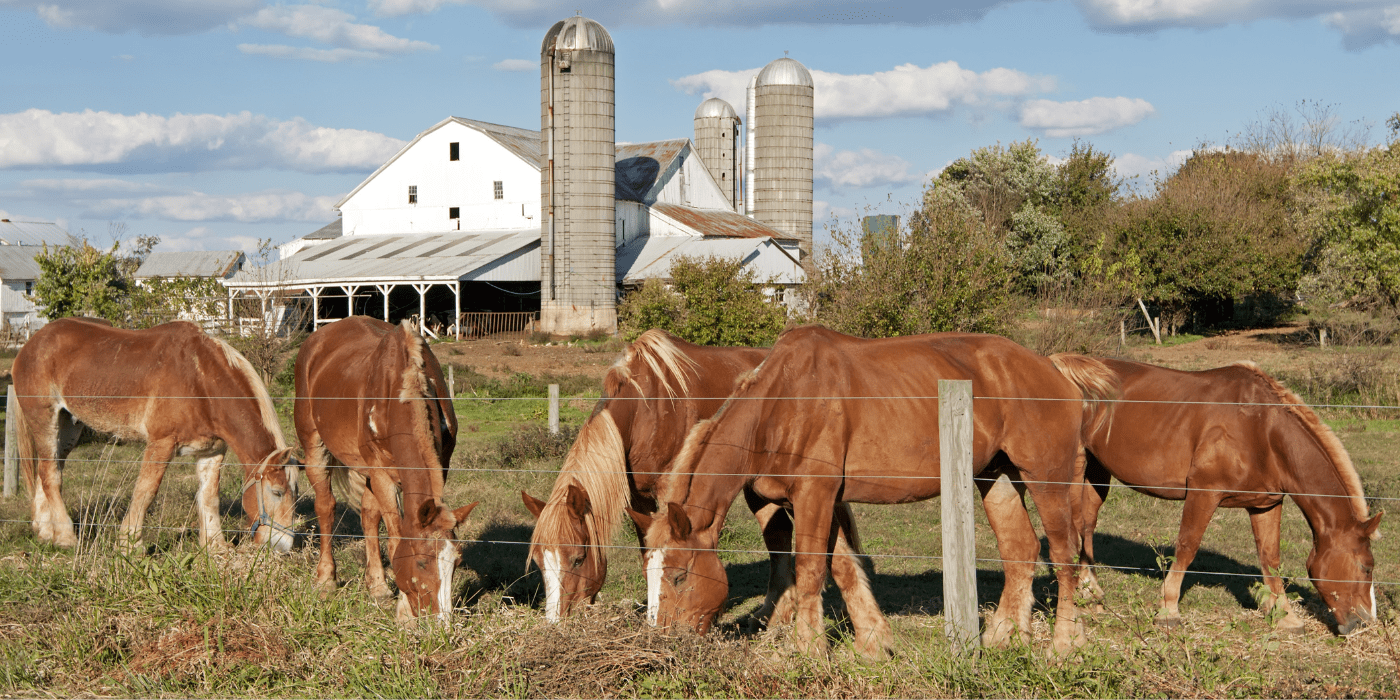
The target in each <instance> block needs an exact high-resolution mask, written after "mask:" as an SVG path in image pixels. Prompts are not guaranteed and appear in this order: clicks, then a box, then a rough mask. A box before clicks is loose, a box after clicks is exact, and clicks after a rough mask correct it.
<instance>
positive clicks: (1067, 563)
mask: <svg viewBox="0 0 1400 700" xmlns="http://www.w3.org/2000/svg"><path fill="white" fill-rule="evenodd" d="M1065 466H1067V467H1069V469H1054V470H1050V469H1046V470H1042V471H1040V472H1039V473H1037V474H1035V478H1034V480H1032V479H1026V481H1027V484H1026V488H1027V489H1028V490H1029V491H1030V493H1031V498H1032V499H1034V500H1035V505H1036V508H1037V510H1039V512H1040V525H1041V527H1043V528H1045V539H1047V540H1049V541H1050V564H1051V567H1052V568H1053V569H1054V571H1055V580H1056V598H1057V600H1056V603H1055V631H1054V636H1053V638H1052V639H1051V642H1050V651H1049V653H1050V656H1051V657H1052V658H1061V657H1064V656H1067V655H1068V654H1069V653H1070V652H1071V651H1073V650H1074V648H1075V647H1079V646H1084V644H1085V643H1086V642H1087V641H1088V640H1087V639H1086V638H1085V637H1084V626H1083V625H1082V624H1080V622H1079V620H1078V617H1079V610H1078V608H1076V607H1075V604H1074V590H1075V588H1077V587H1078V586H1079V564H1078V562H1077V561H1076V559H1077V557H1076V556H1075V555H1076V554H1077V553H1078V550H1079V548H1080V544H1081V542H1080V537H1079V533H1078V532H1077V531H1076V530H1075V529H1074V505H1073V503H1072V502H1071V497H1070V492H1071V491H1072V490H1073V489H1074V488H1076V487H1077V486H1078V484H1080V483H1082V482H1083V481H1084V467H1085V456H1084V450H1083V449H1082V448H1081V449H1078V450H1076V453H1075V457H1074V459H1073V460H1072V461H1070V462H1069V463H1068V464H1067V465H1065ZM1065 472H1068V473H1065ZM1023 477H1024V474H1023Z"/></svg>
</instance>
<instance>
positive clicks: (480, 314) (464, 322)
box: [457, 311, 540, 340]
mask: <svg viewBox="0 0 1400 700" xmlns="http://www.w3.org/2000/svg"><path fill="white" fill-rule="evenodd" d="M539 318H540V314H539V312H537V311H501V312H486V311H468V312H465V313H463V314H462V315H460V316H458V317H457V325H458V327H460V328H461V329H462V338H464V339H469V340H477V339H480V338H501V339H507V338H509V339H524V338H526V337H528V336H529V334H530V333H532V332H534V330H535V329H536V328H538V327H539Z"/></svg>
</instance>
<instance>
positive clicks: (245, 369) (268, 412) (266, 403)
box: [199, 332, 287, 450]
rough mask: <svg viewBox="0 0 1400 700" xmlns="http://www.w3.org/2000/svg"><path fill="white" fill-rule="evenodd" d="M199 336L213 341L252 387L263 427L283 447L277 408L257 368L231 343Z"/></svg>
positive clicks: (279, 446)
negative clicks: (274, 406) (273, 404)
mask: <svg viewBox="0 0 1400 700" xmlns="http://www.w3.org/2000/svg"><path fill="white" fill-rule="evenodd" d="M199 337H201V338H208V339H209V340H212V341H214V344H215V345H217V346H218V347H219V349H220V350H222V351H223V353H224V358H225V359H227V360H228V364H229V366H230V367H232V368H233V369H234V371H236V372H238V373H240V374H242V375H243V377H244V379H246V380H248V384H249V386H251V387H252V389H253V399H254V400H255V401H257V402H258V414H259V416H260V417H261V418H262V422H263V427H264V428H266V429H267V432H269V433H271V434H272V439H273V441H274V443H275V444H276V445H277V449H279V450H280V449H285V448H286V447H287V440H286V438H284V437H282V426H281V424H280V423H278V421H277V409H275V408H273V406H272V396H271V395H269V394H268V393H267V385H265V384H263V380H262V377H260V376H258V372H257V370H255V369H253V363H251V362H249V361H248V358H246V357H244V356H243V353H240V352H238V350H236V349H234V347H233V346H232V345H229V344H228V343H226V342H224V341H223V340H220V339H218V338H215V337H213V336H208V335H204V333H202V332H200V333H199Z"/></svg>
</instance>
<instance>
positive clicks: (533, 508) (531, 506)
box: [520, 491, 544, 520]
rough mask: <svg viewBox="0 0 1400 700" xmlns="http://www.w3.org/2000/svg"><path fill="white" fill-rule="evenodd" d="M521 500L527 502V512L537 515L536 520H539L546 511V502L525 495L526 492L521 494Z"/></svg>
mask: <svg viewBox="0 0 1400 700" xmlns="http://www.w3.org/2000/svg"><path fill="white" fill-rule="evenodd" d="M520 500H522V501H524V502H525V510H528V511H530V512H531V513H533V514H534V515H535V519H536V520H539V518H540V513H541V512H542V511H544V501H541V500H540V499H538V498H535V497H534V496H531V495H530V494H528V493H525V492H524V491H521V492H520Z"/></svg>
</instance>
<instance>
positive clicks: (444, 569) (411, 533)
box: [294, 316, 476, 622]
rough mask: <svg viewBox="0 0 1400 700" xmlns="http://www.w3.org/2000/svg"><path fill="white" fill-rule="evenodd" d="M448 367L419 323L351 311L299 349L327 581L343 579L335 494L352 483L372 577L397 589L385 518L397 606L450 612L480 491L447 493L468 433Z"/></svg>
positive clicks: (376, 584)
mask: <svg viewBox="0 0 1400 700" xmlns="http://www.w3.org/2000/svg"><path fill="white" fill-rule="evenodd" d="M446 386H447V383H446V382H444V381H443V379H442V368H441V367H440V366H439V365H438V362H437V358H436V357H434V356H433V353H432V351H431V350H429V349H428V347H427V343H426V342H424V341H423V339H422V338H421V337H419V336H418V334H417V333H415V332H414V331H413V329H412V327H410V326H409V325H408V324H407V323H405V324H403V325H400V326H393V325H390V324H388V323H385V322H383V321H379V320H376V319H372V318H369V317H368V316H351V317H349V318H346V319H343V320H340V321H336V322H335V323H331V324H328V325H326V326H324V327H322V328H321V329H320V330H318V331H316V332H315V333H312V334H311V336H310V337H308V338H307V339H306V342H304V343H302V346H301V351H300V352H299V353H297V361H296V390H297V402H296V410H295V411H294V417H295V421H296V430H297V437H298V438H300V439H301V445H302V449H303V450H304V451H305V453H306V478H307V481H309V482H311V487H312V489H314V490H315V492H316V521H317V526H318V528H319V529H320V531H321V557H320V561H319V562H318V564H317V566H316V584H317V585H319V586H322V587H330V588H334V586H335V584H336V573H335V556H334V555H333V554H332V552H331V535H332V530H333V529H334V527H335V519H334V518H335V496H334V494H333V493H332V492H331V481H332V480H334V481H335V482H336V484H337V486H339V487H342V489H343V490H346V491H348V493H349V498H348V501H349V505H350V506H351V507H352V508H357V509H359V511H360V522H361V523H362V524H363V525H364V533H365V553H366V557H365V586H366V587H367V588H368V589H369V591H370V594H371V595H373V596H374V597H376V598H387V597H388V596H389V587H388V584H387V583H385V580H384V564H383V563H382V562H381V561H380V555H379V524H380V521H381V519H382V520H383V522H384V526H385V528H386V529H387V530H388V532H389V559H390V562H391V564H392V566H393V569H394V583H395V584H396V585H397V586H398V589H399V601H398V606H397V609H396V614H395V617H396V619H397V620H398V621H400V622H408V621H410V620H413V619H414V618H417V617H419V616H420V615H435V616H436V617H437V619H439V620H441V621H446V620H448V619H449V617H450V615H451V613H452V573H453V571H454V570H455V569H456V567H457V564H458V563H459V562H460V561H461V558H462V551H461V547H460V546H459V545H458V543H457V538H456V535H455V533H454V532H453V531H454V530H455V529H456V527H457V526H458V525H461V524H462V523H463V522H465V521H466V519H467V515H468V514H469V513H471V510H472V508H474V507H475V506H476V504H475V503H472V504H471V505H467V506H463V507H461V508H458V509H457V510H455V511H454V510H449V509H448V508H447V507H445V506H444V505H443V502H442V498H443V483H444V480H445V479H446V477H447V465H448V462H449V461H450V460H451V458H452V450H453V449H454V448H455V447H456V445H457V416H456V414H455V412H454V411H453V409H452V401H451V398H450V397H449V396H448V395H447V389H446Z"/></svg>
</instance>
